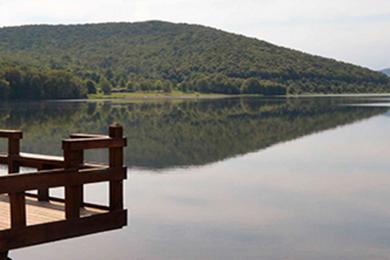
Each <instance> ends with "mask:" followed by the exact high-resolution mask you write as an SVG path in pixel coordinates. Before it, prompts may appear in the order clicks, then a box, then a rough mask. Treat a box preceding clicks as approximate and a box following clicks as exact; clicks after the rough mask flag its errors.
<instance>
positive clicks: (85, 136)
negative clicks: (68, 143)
mask: <svg viewBox="0 0 390 260" xmlns="http://www.w3.org/2000/svg"><path fill="white" fill-rule="evenodd" d="M70 138H79V139H80V138H110V137H109V136H107V135H99V134H83V133H74V134H71V135H70Z"/></svg>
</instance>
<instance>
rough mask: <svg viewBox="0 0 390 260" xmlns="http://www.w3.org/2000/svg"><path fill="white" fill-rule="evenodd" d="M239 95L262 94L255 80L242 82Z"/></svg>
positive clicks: (250, 79)
mask: <svg viewBox="0 0 390 260" xmlns="http://www.w3.org/2000/svg"><path fill="white" fill-rule="evenodd" d="M241 93H244V94H262V91H261V86H260V83H259V81H258V80H257V79H255V78H249V79H246V80H244V82H243V83H242V85H241Z"/></svg>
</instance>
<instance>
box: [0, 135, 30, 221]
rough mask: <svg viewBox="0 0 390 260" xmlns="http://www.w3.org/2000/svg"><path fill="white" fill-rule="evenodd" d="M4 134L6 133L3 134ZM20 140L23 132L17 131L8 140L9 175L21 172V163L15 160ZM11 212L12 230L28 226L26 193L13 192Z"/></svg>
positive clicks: (11, 195)
mask: <svg viewBox="0 0 390 260" xmlns="http://www.w3.org/2000/svg"><path fill="white" fill-rule="evenodd" d="M3 133H4V132H3ZM20 138H22V134H21V132H18V131H15V132H14V133H13V134H12V136H10V137H9V138H8V173H9V174H16V173H18V172H19V171H20V166H19V163H18V162H17V161H16V160H14V159H15V158H17V157H18V156H19V153H20ZM9 197H10V210H11V226H12V228H21V227H24V226H26V201H25V197H24V191H21V192H16V191H11V192H10V193H9Z"/></svg>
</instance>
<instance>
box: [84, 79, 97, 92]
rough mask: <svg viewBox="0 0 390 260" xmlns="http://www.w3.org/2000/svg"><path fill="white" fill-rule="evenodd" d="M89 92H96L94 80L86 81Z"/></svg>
mask: <svg viewBox="0 0 390 260" xmlns="http://www.w3.org/2000/svg"><path fill="white" fill-rule="evenodd" d="M86 86H87V91H88V94H96V86H95V83H94V82H93V81H92V80H88V81H87V83H86Z"/></svg>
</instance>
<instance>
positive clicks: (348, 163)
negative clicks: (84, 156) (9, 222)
mask: <svg viewBox="0 0 390 260" xmlns="http://www.w3.org/2000/svg"><path fill="white" fill-rule="evenodd" d="M389 108H390V98H387V97H370V98H363V97H360V98H300V99H288V100H286V99H261V98H251V99H225V100H203V101H169V102H161V101H158V102H157V101H156V102H130V103H129V102H121V101H115V102H109V101H107V102H102V101H99V102H93V101H91V102H42V103H29V104H25V103H23V104H21V103H9V104H3V103H2V104H0V128H20V129H22V130H23V131H24V132H25V138H24V140H23V150H24V151H28V152H38V153H49V154H61V150H60V143H61V142H60V140H61V139H62V138H64V137H66V136H67V135H68V134H69V133H70V132H93V133H95V132H97V133H100V132H105V131H106V128H107V125H108V124H109V123H111V122H114V121H118V122H121V123H122V124H123V125H124V126H125V128H126V135H127V137H128V143H129V147H128V149H127V152H126V163H127V165H128V166H129V179H128V180H127V182H126V205H127V207H128V209H129V210H130V215H129V226H128V227H126V228H125V229H123V230H119V231H113V232H107V233H102V234H97V235H92V236H87V237H83V238H77V239H71V240H65V241H60V242H56V243H51V244H46V245H41V246H36V247H30V248H25V249H20V250H15V251H12V252H11V256H12V257H13V258H14V259H18V260H22V259H29V260H31V259H59V260H60V259H64V260H65V259H66V260H68V259H217V258H218V259H243V258H248V259H388V258H389V257H390V206H389V202H388V201H389V198H390V160H389V159H388V158H389V155H390V139H389V133H390V112H388V109H389ZM1 149H4V143H0V150H1ZM105 157H106V154H102V153H90V154H88V158H89V159H90V160H92V161H94V160H95V161H98V160H101V159H103V158H105ZM55 192H57V191H55ZM105 196H106V186H102V185H98V186H90V187H88V188H87V199H88V200H89V201H92V202H106V200H107V199H106V197H105Z"/></svg>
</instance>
